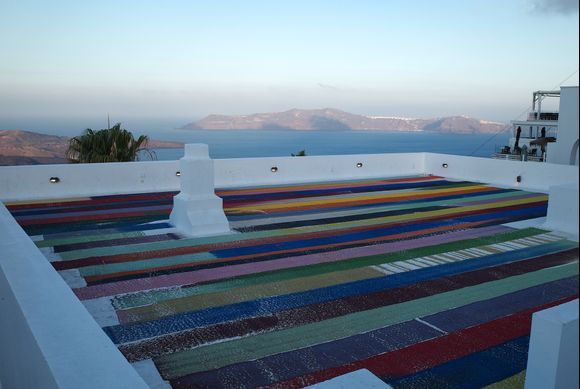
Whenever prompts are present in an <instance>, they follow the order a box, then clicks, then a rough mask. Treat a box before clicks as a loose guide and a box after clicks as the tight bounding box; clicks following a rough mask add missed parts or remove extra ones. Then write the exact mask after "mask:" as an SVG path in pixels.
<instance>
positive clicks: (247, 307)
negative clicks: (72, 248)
mask: <svg viewBox="0 0 580 389" xmlns="http://www.w3.org/2000/svg"><path fill="white" fill-rule="evenodd" d="M573 247H576V244H575V243H573V242H569V241H561V242H555V243H550V244H545V245H541V246H535V247H529V248H526V249H522V250H514V251H509V252H505V253H501V254H494V255H489V256H485V257H481V258H474V259H470V260H466V261H462V262H456V263H449V264H444V265H439V266H434V267H430V268H424V269H419V270H414V271H412V272H406V273H399V274H393V275H390V276H385V277H377V278H371V279H367V280H362V281H356V282H350V283H345V284H340V285H333V286H330V287H325V288H319V289H314V290H309V291H305V292H298V293H291V294H287V295H282V296H274V297H268V298H263V299H257V300H253V301H245V302H241V303H236V304H230V305H225V306H220V307H212V308H206V309H202V310H198V311H192V312H185V313H180V314H177V315H173V316H166V317H162V318H160V319H158V320H152V321H148V322H143V323H133V324H127V325H117V326H111V327H105V328H103V330H104V331H105V332H106V333H107V335H109V337H110V338H111V339H112V340H113V342H114V343H125V342H132V341H136V340H139V339H143V338H151V337H155V336H160V335H164V334H168V333H172V332H177V331H183V330H187V329H191V328H196V327H204V326H209V325H213V324H218V323H223V322H226V321H234V320H240V319H244V318H249V317H254V316H259V315H268V314H271V313H273V312H279V311H283V310H287V309H292V308H297V307H301V306H305V305H310V304H316V303H321V302H324V301H330V300H336V299H340V298H344V297H349V296H355V295H363V294H367V293H372V292H377V291H381V290H386V289H392V288H397V287H401V286H405V285H410V284H414V283H417V282H419V281H425V280H430V279H435V278H439V277H443V276H448V275H453V274H458V273H462V272H467V271H471V270H477V269H482V268H487V267H491V266H495V265H499V264H503V263H508V262H514V261H519V260H523V259H526V258H532V257H536V256H541V255H545V254H548V253H553V252H557V251H562V250H565V249H569V248H573ZM385 258H387V256H385Z"/></svg>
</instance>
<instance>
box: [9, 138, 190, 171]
mask: <svg viewBox="0 0 580 389" xmlns="http://www.w3.org/2000/svg"><path fill="white" fill-rule="evenodd" d="M68 143H69V138H67V137H64V136H55V135H46V134H39V133H36V132H31V131H23V130H0V166H1V165H38V164H47V163H68V160H67V159H66V156H65V153H66V150H67V148H68ZM148 147H149V148H181V147H183V143H180V142H167V141H157V140H150V141H149V145H148Z"/></svg>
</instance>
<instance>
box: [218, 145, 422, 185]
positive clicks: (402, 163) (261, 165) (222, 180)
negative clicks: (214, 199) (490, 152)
mask: <svg viewBox="0 0 580 389" xmlns="http://www.w3.org/2000/svg"><path fill="white" fill-rule="evenodd" d="M359 163H360V164H362V166H360V167H358V166H357V164H359ZM214 166H215V183H216V186H217V187H220V188H227V187H232V186H244V185H268V184H282V183H297V182H315V181H329V180H348V179H357V178H372V177H393V176H405V175H417V174H423V173H424V171H425V166H424V153H398V154H363V155H327V156H312V157H272V158H243V159H242V158H236V159H216V160H215V161H214ZM273 167H275V168H276V169H277V170H276V172H272V168H273Z"/></svg>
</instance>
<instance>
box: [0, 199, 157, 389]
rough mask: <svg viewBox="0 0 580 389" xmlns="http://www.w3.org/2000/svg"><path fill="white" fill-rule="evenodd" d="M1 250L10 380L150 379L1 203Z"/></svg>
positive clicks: (2, 356) (2, 353)
mask: <svg viewBox="0 0 580 389" xmlns="http://www.w3.org/2000/svg"><path fill="white" fill-rule="evenodd" d="M0 253H1V254H0V381H1V382H2V385H3V387H5V388H24V389H27V388H31V389H33V388H34V389H36V388H61V389H63V388H71V389H76V388H146V387H147V385H146V384H145V382H144V381H143V380H142V379H141V377H140V376H139V375H138V374H137V372H136V371H135V370H134V369H133V368H132V366H131V365H130V364H129V362H127V360H126V359H125V357H124V356H123V355H122V354H121V353H120V352H119V350H118V349H117V347H116V346H115V345H114V344H113V343H112V342H111V340H110V339H109V338H108V337H107V336H106V335H105V333H104V332H103V331H102V330H101V328H100V327H99V325H97V323H96V322H95V321H94V319H93V318H92V316H91V315H90V314H89V313H88V312H87V310H86V309H85V307H84V306H83V305H82V304H81V302H80V301H79V300H78V299H77V297H76V296H75V295H74V294H73V292H72V290H71V289H70V288H69V287H68V285H67V284H66V283H65V282H64V281H63V280H62V278H61V277H60V276H59V275H58V273H57V272H56V271H55V270H54V268H53V267H52V266H51V265H50V263H48V261H47V260H46V258H45V257H44V255H43V254H42V253H41V252H40V251H39V250H38V248H37V247H36V245H35V244H34V243H33V242H32V241H31V240H30V238H29V237H28V236H27V235H26V233H25V232H24V231H23V230H22V228H20V226H19V225H18V223H16V221H15V220H14V219H13V218H12V216H11V215H10V213H9V212H8V210H7V209H6V207H5V206H4V205H3V204H1V203H0Z"/></svg>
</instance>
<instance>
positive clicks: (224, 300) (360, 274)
mask: <svg viewBox="0 0 580 389" xmlns="http://www.w3.org/2000/svg"><path fill="white" fill-rule="evenodd" d="M382 276H384V274H383V273H381V272H379V271H377V270H374V269H372V268H370V267H364V268H360V269H352V270H347V271H339V272H332V273H327V274H321V275H317V276H311V277H303V278H297V279H292V280H286V281H276V282H270V283H267V284H261V285H249V286H246V287H243V288H237V289H230V290H226V291H221V292H215V293H207V294H203V295H192V296H187V297H184V296H176V297H182V298H175V299H172V300H166V301H164V302H161V303H160V304H155V305H147V306H142V307H137V308H133V309H130V310H128V311H127V313H128V314H130V315H131V321H148V320H155V319H158V318H160V317H163V316H168V315H169V312H171V315H175V314H177V313H180V312H189V311H195V310H198V309H203V308H209V307H215V306H219V305H226V304H234V303H239V302H242V301H250V300H256V299H259V298H264V297H270V296H277V295H283V294H289V293H296V292H303V291H306V290H310V289H318V288H323V287H327V286H332V285H338V284H344V283H349V282H354V281H360V280H366V279H369V278H375V277H382Z"/></svg>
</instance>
